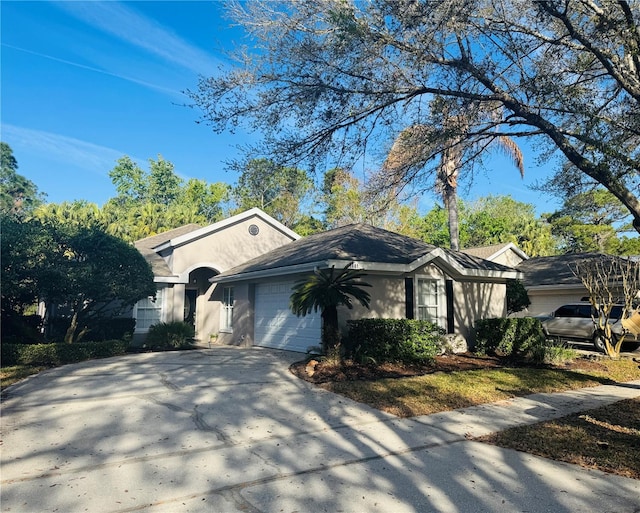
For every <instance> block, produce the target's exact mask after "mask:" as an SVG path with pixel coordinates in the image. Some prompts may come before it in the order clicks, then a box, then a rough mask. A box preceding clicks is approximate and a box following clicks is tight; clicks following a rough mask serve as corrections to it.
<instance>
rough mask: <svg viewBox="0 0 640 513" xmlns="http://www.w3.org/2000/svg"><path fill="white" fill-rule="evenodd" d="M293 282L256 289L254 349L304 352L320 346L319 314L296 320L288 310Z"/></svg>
mask: <svg viewBox="0 0 640 513" xmlns="http://www.w3.org/2000/svg"><path fill="white" fill-rule="evenodd" d="M292 286H293V283H292V282H278V283H261V284H258V285H256V309H255V330H254V336H255V345H257V346H262V347H272V348H275V349H287V350H289V351H299V352H302V353H305V352H307V350H308V349H309V348H310V347H318V346H320V327H321V319H320V312H317V313H316V312H312V313H310V314H309V315H307V316H305V317H297V316H296V315H294V314H293V313H292V312H291V310H290V309H289V296H290V295H291V287H292Z"/></svg>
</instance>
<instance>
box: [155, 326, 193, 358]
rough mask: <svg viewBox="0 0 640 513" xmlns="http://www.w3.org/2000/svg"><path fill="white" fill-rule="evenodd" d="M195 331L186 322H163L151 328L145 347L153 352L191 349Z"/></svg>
mask: <svg viewBox="0 0 640 513" xmlns="http://www.w3.org/2000/svg"><path fill="white" fill-rule="evenodd" d="M194 336H195V331H194V329H193V326H192V325H191V324H189V323H186V322H179V321H174V322H161V323H158V324H154V325H153V326H151V327H150V328H149V333H147V338H146V339H145V346H146V347H147V348H148V349H151V350H153V351H166V350H171V349H189V348H190V347H192V345H193V337H194Z"/></svg>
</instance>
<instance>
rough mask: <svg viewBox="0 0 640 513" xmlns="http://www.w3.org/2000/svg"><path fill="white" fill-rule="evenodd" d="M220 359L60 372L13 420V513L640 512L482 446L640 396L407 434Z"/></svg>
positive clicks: (254, 363) (620, 493)
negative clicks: (494, 436)
mask: <svg viewBox="0 0 640 513" xmlns="http://www.w3.org/2000/svg"><path fill="white" fill-rule="evenodd" d="M299 358H300V355H299V354H295V353H286V352H279V351H270V350H265V349H257V348H254V349H237V348H231V347H216V348H213V349H206V350H197V351H187V352H180V353H155V354H142V355H130V356H125V357H121V358H112V359H106V360H98V361H91V362H86V363H81V364H76V365H69V366H65V367H61V368H57V369H52V370H49V371H46V372H44V373H41V374H40V375H38V376H33V377H31V378H29V379H27V380H25V381H24V382H21V383H19V384H17V385H16V386H14V387H11V388H9V389H8V393H7V395H6V397H5V398H4V400H3V404H2V467H1V482H0V484H1V509H2V511H3V512H26V513H40V512H63V513H74V512H81V511H88V512H92V513H93V512H96V513H97V512H134V511H149V512H163V513H179V512H216V513H217V512H220V513H224V512H230V513H234V512H243V513H247V512H249V513H257V512H274V513H275V512H290V513H291V512H300V513H306V512H317V511H318V512H319V511H328V512H338V511H343V512H370V511H371V512H373V511H380V512H392V513H402V512H431V511H433V512H451V513H454V512H455V513H466V512H469V513H471V512H473V513H479V512H509V513H512V512H528V513H537V512H553V513H563V512H572V513H573V512H592V511H598V512H599V513H605V512H615V513H627V512H628V513H632V512H633V513H636V512H638V511H640V481H637V480H632V479H625V478H621V477H617V476H612V475H608V474H604V473H601V472H597V471H593V470H585V469H582V468H579V467H576V466H573V465H568V464H564V463H559V462H554V461H550V460H546V459H542V458H538V457H535V456H531V455H528V454H523V453H518V452H516V451H511V450H505V449H500V448H496V447H493V446H490V445H486V444H482V443H478V442H473V441H469V440H468V439H467V438H466V437H467V436H469V435H471V436H478V435H483V434H486V433H490V432H493V431H497V430H500V429H504V428H506V427H509V426H512V425H516V424H520V423H530V422H535V421H537V420H542V419H549V418H554V417H559V416H563V415H565V414H567V413H570V412H575V411H579V410H582V409H588V408H593V407H597V406H600V405H603V404H609V403H611V402H615V401H617V400H620V399H624V398H630V397H637V396H639V395H640V381H639V382H634V383H628V384H625V385H620V386H601V387H597V388H590V389H583V390H578V391H575V392H568V393H563V394H553V395H546V394H541V395H535V396H529V397H525V398H521V399H515V400H510V401H504V402H501V403H497V404H493V405H485V406H480V407H474V408H467V409H464V410H457V411H453V412H447V413H442V414H436V415H429V416H424V417H416V418H413V419H397V418H395V417H392V416H390V415H387V414H384V413H381V412H379V411H377V410H374V409H371V408H368V407H367V406H364V405H361V404H358V403H355V402H353V401H350V400H348V399H345V398H343V397H341V396H338V395H334V394H331V393H329V392H326V391H323V390H320V389H317V388H315V387H313V386H311V385H309V384H308V383H306V382H303V381H301V380H298V379H296V378H295V377H293V376H292V375H291V374H290V373H289V372H288V365H289V364H290V363H292V362H293V361H295V360H297V359H299Z"/></svg>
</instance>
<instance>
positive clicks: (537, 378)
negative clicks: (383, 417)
mask: <svg viewBox="0 0 640 513" xmlns="http://www.w3.org/2000/svg"><path fill="white" fill-rule="evenodd" d="M639 379H640V368H639V365H638V362H637V361H633V360H630V359H622V360H617V361H615V360H609V359H606V358H602V359H599V360H597V361H592V360H583V359H577V360H575V361H574V362H572V363H571V364H570V368H566V369H563V368H527V367H517V368H487V369H476V370H462V371H452V372H434V373H429V374H425V375H421V376H413V377H406V378H394V379H377V380H367V381H363V380H342V381H334V382H324V383H322V384H321V385H320V386H322V387H323V388H326V389H327V390H331V391H333V392H336V393H339V394H342V395H345V396H347V397H349V398H351V399H354V400H356V401H359V402H363V403H366V404H369V405H370V406H373V407H374V408H378V409H380V410H383V411H386V412H389V413H392V414H394V415H397V416H400V417H409V416H415V415H425V414H430V413H436V412H440V411H446V410H452V409H457V408H463V407H466V406H473V405H477V404H482V403H488V402H494V401H499V400H503V399H508V398H511V397H516V396H523V395H528V394H533V393H539V392H560V391H563V390H570V389H577V388H582V387H589V386H596V385H601V384H607V383H613V382H624V381H634V380H639ZM479 440H481V441H484V442H488V443H492V444H495V445H499V446H502V447H507V448H512V449H516V450H519V451H524V452H528V453H531V454H537V455H539V456H543V457H547V458H551V459H555V460H560V461H567V462H569V463H574V464H578V465H582V466H584V467H588V468H597V469H600V470H603V471H605V472H610V473H614V474H618V475H622V476H626V477H631V478H635V479H640V398H638V399H635V400H627V401H620V402H618V403H615V404H613V405H610V406H606V407H603V408H599V409H597V410H590V411H587V412H581V413H579V414H575V415H570V416H567V417H564V418H561V419H557V420H555V421H550V422H542V423H539V424H534V425H530V426H521V427H517V428H512V429H509V430H506V431H502V432H500V433H494V434H492V435H489V436H486V437H482V438H480V439H479Z"/></svg>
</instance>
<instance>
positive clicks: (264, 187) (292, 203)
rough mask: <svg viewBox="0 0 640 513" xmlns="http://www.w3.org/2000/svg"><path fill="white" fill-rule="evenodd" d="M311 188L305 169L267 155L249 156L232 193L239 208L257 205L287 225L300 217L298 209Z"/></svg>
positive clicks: (294, 222) (245, 208) (243, 208)
mask: <svg viewBox="0 0 640 513" xmlns="http://www.w3.org/2000/svg"><path fill="white" fill-rule="evenodd" d="M312 189H313V182H312V180H311V179H310V178H309V175H308V174H307V173H306V171H303V170H301V169H298V168H294V167H284V166H279V165H277V164H275V163H274V162H272V161H270V160H267V159H252V160H249V161H248V162H247V163H246V165H245V166H244V167H243V168H242V171H241V174H240V178H239V179H238V183H237V184H236V186H235V187H234V188H233V191H232V196H233V198H234V199H235V201H236V203H237V205H238V208H239V209H240V210H248V209H250V208H254V207H258V208H260V209H261V210H263V211H265V212H266V213H267V214H269V215H270V216H272V217H274V218H275V219H277V220H278V221H280V222H281V223H282V224H284V225H285V226H288V227H292V226H294V225H295V224H296V223H297V222H298V221H299V220H300V218H301V217H302V215H301V213H300V209H301V206H302V204H303V203H304V201H305V199H306V197H307V196H308V195H309V194H310V193H311V191H312Z"/></svg>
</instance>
